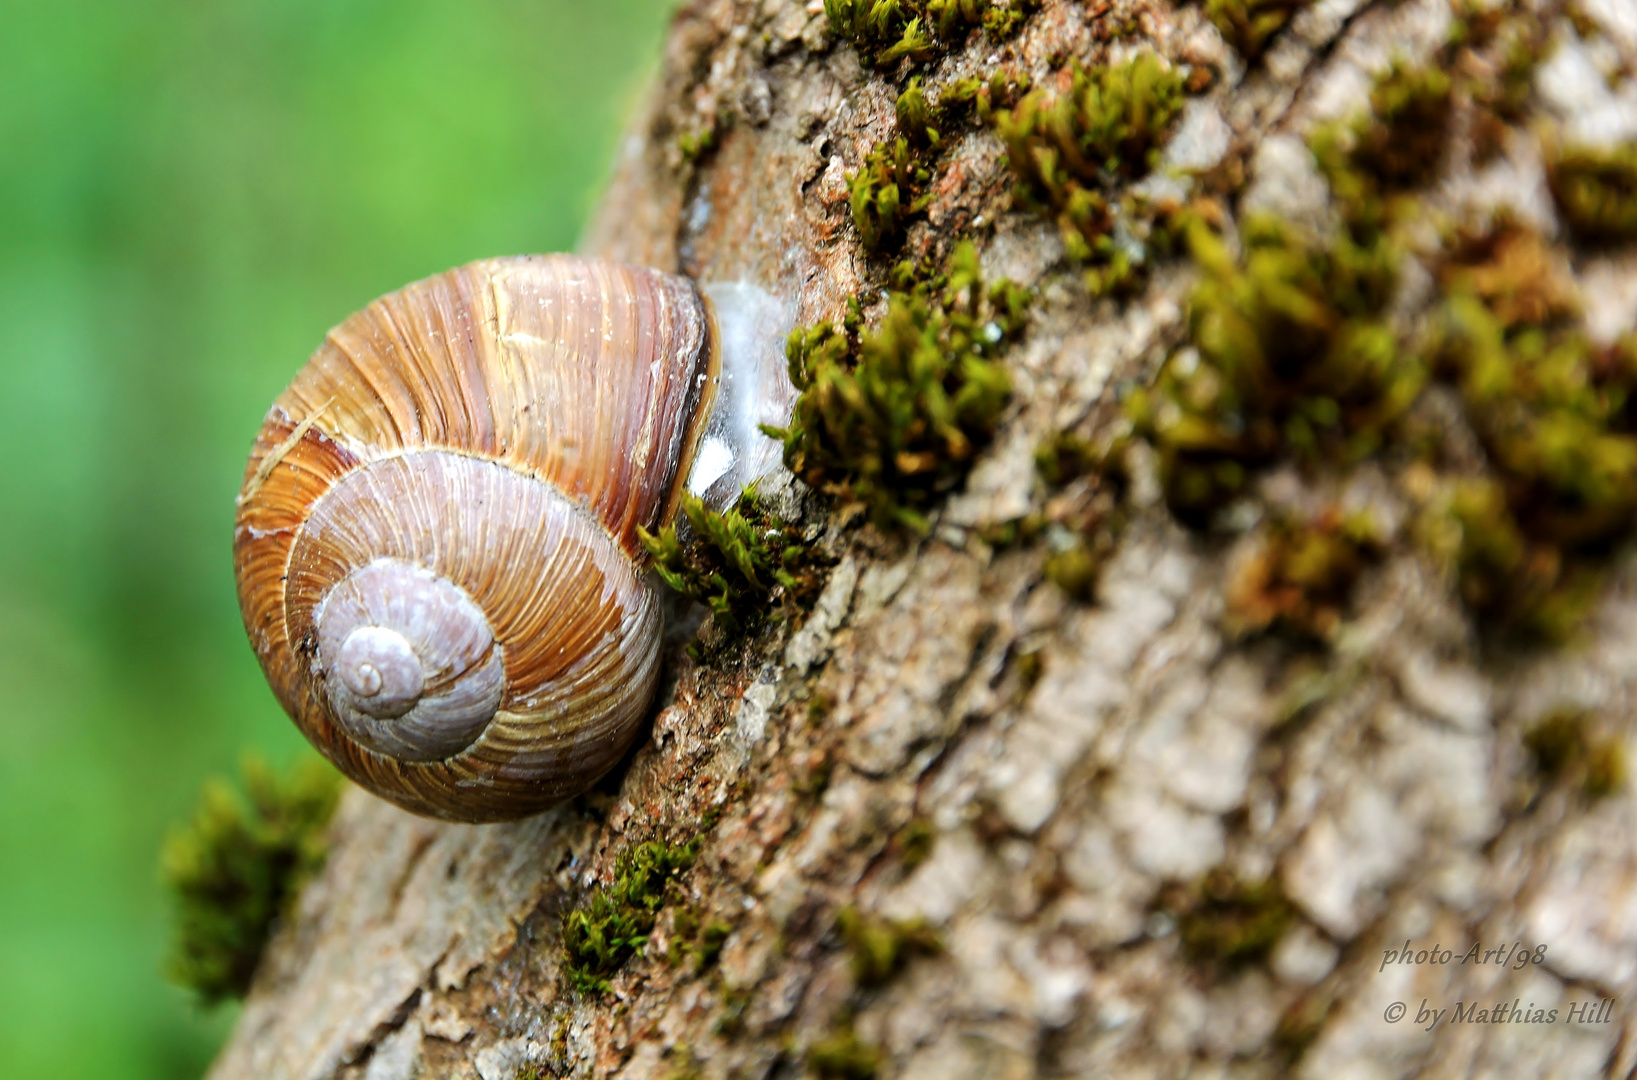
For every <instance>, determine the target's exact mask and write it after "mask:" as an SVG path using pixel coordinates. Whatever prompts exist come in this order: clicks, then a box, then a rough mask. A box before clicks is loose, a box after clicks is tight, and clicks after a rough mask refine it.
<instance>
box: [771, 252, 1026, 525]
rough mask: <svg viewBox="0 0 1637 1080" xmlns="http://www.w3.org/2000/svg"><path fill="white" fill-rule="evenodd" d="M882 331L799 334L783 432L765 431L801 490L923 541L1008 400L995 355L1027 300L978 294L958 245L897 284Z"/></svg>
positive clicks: (977, 281)
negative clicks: (855, 507) (934, 508)
mask: <svg viewBox="0 0 1637 1080" xmlns="http://www.w3.org/2000/svg"><path fill="white" fill-rule="evenodd" d="M898 277H899V284H900V288H899V289H898V290H896V291H894V292H893V293H892V294H891V295H890V296H889V299H888V303H887V310H886V314H885V315H884V316H883V317H882V319H881V322H880V324H879V325H878V326H876V327H874V328H870V329H866V328H864V327H863V326H862V325H861V319H860V317H859V315H858V311H857V308H856V305H855V307H854V314H853V316H852V317H851V318H849V319H848V320H847V322H845V323H843V325H842V326H840V327H836V326H835V325H833V324H830V323H822V324H819V325H817V326H810V327H803V328H799V329H797V330H796V331H795V332H794V333H793V334H791V336H790V341H789V345H788V348H787V355H788V357H789V364H790V378H791V381H792V382H793V383H794V384H795V385H796V387H797V389H798V390H800V392H801V394H800V397H799V398H798V399H797V402H796V407H795V411H794V414H793V416H792V418H791V422H790V427H789V428H786V429H769V434H772V435H774V436H775V437H777V438H779V439H781V440H783V442H784V447H785V449H784V459H785V464H786V465H788V466H789V467H790V469H791V471H792V472H794V473H795V474H796V475H797V476H799V477H801V478H802V479H803V480H804V481H805V482H807V483H808V484H810V485H812V486H814V487H816V488H819V489H820V490H823V491H826V492H828V493H830V494H832V495H835V496H838V497H840V498H843V499H846V500H848V501H852V502H857V503H861V504H863V505H864V506H865V507H867V508H868V509H869V511H870V513H871V516H872V518H873V519H874V521H875V522H876V523H877V524H878V525H879V526H881V527H883V528H892V527H903V528H908V529H912V530H915V531H920V532H924V531H925V530H926V529H927V520H926V517H925V512H926V510H927V509H928V508H929V507H930V506H931V504H932V502H933V501H934V500H935V499H936V498H939V497H941V496H942V495H943V494H945V493H946V492H948V491H950V490H951V489H953V488H954V487H955V485H956V484H957V483H959V482H960V481H961V479H963V478H964V477H965V475H966V471H967V469H968V468H970V466H971V464H972V461H973V459H974V458H975V457H976V455H977V452H978V450H979V449H980V448H981V447H982V446H983V445H984V444H985V443H987V442H988V440H989V438H990V436H991V434H992V433H993V431H994V428H995V425H996V423H997V422H998V421H999V419H1000V414H1001V410H1002V409H1003V408H1004V407H1005V405H1006V401H1007V399H1008V397H1009V396H1010V393H1011V382H1010V379H1009V378H1008V377H1007V375H1006V371H1005V369H1004V368H1003V367H1002V366H1001V364H1000V363H999V361H998V359H997V358H998V356H999V354H1000V352H1001V350H1003V349H1004V348H1005V347H1006V345H1007V344H1008V343H1009V342H1011V341H1013V340H1015V339H1016V338H1017V337H1018V336H1019V335H1020V334H1021V333H1022V330H1023V325H1024V318H1025V314H1026V311H1027V306H1028V302H1029V296H1028V293H1027V292H1025V291H1024V290H1022V289H1019V288H1017V287H1016V286H1014V285H1012V284H1011V283H1010V282H1007V281H1000V282H996V283H995V284H994V285H992V286H989V287H985V285H984V283H983V281H982V279H981V277H980V275H979V272H978V261H977V253H976V251H975V249H974V248H973V247H972V245H971V244H962V245H960V246H959V247H958V248H957V249H956V251H955V253H954V254H953V255H952V256H951V257H950V261H949V265H948V268H947V271H946V272H944V273H940V274H934V275H929V276H917V275H913V274H910V273H908V272H901V273H900V274H899V275H898Z"/></svg>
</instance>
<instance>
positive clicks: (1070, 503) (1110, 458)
mask: <svg viewBox="0 0 1637 1080" xmlns="http://www.w3.org/2000/svg"><path fill="white" fill-rule="evenodd" d="M1129 442H1130V439H1129V435H1128V434H1126V433H1123V432H1122V433H1120V434H1117V435H1116V436H1115V438H1114V439H1113V440H1112V441H1111V442H1110V443H1109V444H1108V445H1105V446H1097V445H1093V444H1092V443H1091V442H1089V441H1088V440H1086V439H1083V438H1081V437H1080V436H1079V435H1077V434H1075V433H1073V432H1059V433H1057V434H1056V435H1053V436H1050V437H1048V438H1047V439H1046V440H1045V441H1044V442H1042V443H1041V445H1040V446H1039V447H1038V448H1037V449H1036V450H1035V471H1036V473H1037V474H1038V475H1039V477H1040V481H1041V483H1042V484H1043V485H1044V486H1045V488H1046V492H1047V496H1048V497H1047V500H1046V505H1045V508H1044V509H1043V510H1041V511H1039V512H1036V513H1034V514H1031V515H1028V516H1027V517H1024V518H1022V519H1019V520H1017V521H1013V522H1009V523H1008V524H1007V526H1006V527H1005V528H1004V529H1002V530H995V531H992V532H991V534H990V536H989V539H990V540H991V541H1001V540H1006V541H1009V542H1012V543H1015V542H1018V541H1021V540H1031V539H1035V538H1037V537H1040V536H1044V538H1045V540H1046V544H1047V548H1048V553H1047V555H1046V558H1045V561H1044V562H1043V563H1042V564H1041V573H1042V574H1043V575H1044V576H1045V578H1046V580H1047V581H1050V582H1051V583H1052V584H1054V585H1056V586H1057V587H1058V588H1059V589H1061V590H1063V592H1064V593H1066V594H1067V595H1069V596H1070V597H1072V598H1074V599H1075V600H1079V601H1081V602H1082V603H1090V602H1091V601H1092V600H1093V599H1094V597H1095V594H1096V589H1097V582H1098V580H1099V579H1100V578H1101V576H1102V569H1103V566H1104V564H1105V563H1106V562H1107V561H1108V558H1109V556H1111V555H1112V554H1113V553H1114V548H1115V544H1116V540H1117V538H1118V536H1119V533H1120V531H1121V530H1122V529H1123V528H1124V526H1125V517H1126V515H1125V493H1126V486H1127V481H1128V479H1129V478H1128V477H1127V476H1126V473H1125V468H1124V452H1125V450H1126V448H1127V446H1128V445H1129Z"/></svg>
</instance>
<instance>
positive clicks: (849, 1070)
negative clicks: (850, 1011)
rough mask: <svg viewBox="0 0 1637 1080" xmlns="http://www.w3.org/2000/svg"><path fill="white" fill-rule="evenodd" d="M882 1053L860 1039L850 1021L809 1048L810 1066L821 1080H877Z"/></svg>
mask: <svg viewBox="0 0 1637 1080" xmlns="http://www.w3.org/2000/svg"><path fill="white" fill-rule="evenodd" d="M881 1059H882V1054H881V1051H880V1050H879V1049H878V1048H877V1047H874V1046H871V1045H870V1044H869V1043H867V1042H865V1041H864V1040H862V1039H860V1038H859V1037H858V1033H857V1032H855V1031H853V1028H852V1024H851V1023H850V1022H849V1023H847V1024H846V1025H845V1026H842V1027H840V1028H838V1029H837V1030H836V1031H833V1032H831V1033H830V1034H829V1035H827V1036H825V1037H824V1038H822V1039H819V1040H818V1041H816V1042H814V1043H813V1044H812V1045H811V1046H809V1047H808V1048H807V1067H808V1068H809V1069H811V1070H812V1071H813V1074H814V1075H815V1076H817V1077H818V1078H819V1080H875V1076H876V1074H877V1073H879V1072H880V1071H881Z"/></svg>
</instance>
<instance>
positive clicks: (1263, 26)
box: [1205, 0, 1313, 64]
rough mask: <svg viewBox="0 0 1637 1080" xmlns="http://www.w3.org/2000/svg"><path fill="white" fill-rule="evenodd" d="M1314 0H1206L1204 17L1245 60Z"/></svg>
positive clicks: (1250, 60)
mask: <svg viewBox="0 0 1637 1080" xmlns="http://www.w3.org/2000/svg"><path fill="white" fill-rule="evenodd" d="M1312 2H1313V0H1205V17H1206V18H1207V19H1210V20H1211V22H1212V23H1213V24H1214V25H1215V26H1216V28H1217V30H1218V31H1220V32H1221V34H1222V37H1223V39H1224V40H1225V41H1227V43H1228V44H1229V45H1232V46H1233V47H1234V48H1235V49H1236V50H1237V51H1238V52H1239V55H1240V56H1242V57H1243V58H1244V60H1245V63H1247V64H1254V63H1255V62H1256V61H1257V60H1258V59H1260V58H1261V56H1262V54H1263V53H1264V52H1266V51H1267V47H1268V43H1269V42H1271V41H1272V40H1273V38H1274V36H1275V35H1277V34H1278V33H1279V31H1281V30H1283V29H1284V28H1285V27H1286V26H1287V25H1289V23H1290V20H1291V19H1292V18H1293V17H1294V16H1295V15H1296V13H1297V12H1298V11H1300V10H1302V9H1303V8H1305V7H1307V6H1308V5H1310V4H1311V3H1312Z"/></svg>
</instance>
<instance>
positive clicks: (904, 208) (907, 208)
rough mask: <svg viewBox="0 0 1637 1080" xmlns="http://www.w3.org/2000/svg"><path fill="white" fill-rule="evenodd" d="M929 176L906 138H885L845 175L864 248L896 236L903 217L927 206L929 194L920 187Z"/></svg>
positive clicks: (871, 249)
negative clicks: (859, 164)
mask: <svg viewBox="0 0 1637 1080" xmlns="http://www.w3.org/2000/svg"><path fill="white" fill-rule="evenodd" d="M931 176H932V174H931V173H930V172H929V171H928V170H927V168H926V166H925V165H924V164H923V163H921V162H920V161H919V160H918V159H917V156H916V155H915V154H914V153H912V152H911V150H910V145H909V140H908V139H906V138H902V137H900V138H896V139H892V140H890V141H888V142H884V143H882V144H881V145H880V146H877V147H876V148H875V149H874V150H871V151H870V152H869V154H867V155H866V156H865V158H864V164H863V167H862V168H860V169H859V170H858V171H857V172H856V173H853V174H851V175H850V176H848V177H847V191H848V202H849V205H850V206H851V207H852V211H853V224H854V225H855V226H856V227H857V228H858V238H859V241H860V242H861V243H862V244H863V245H864V250H865V251H868V252H872V253H873V252H878V251H880V250H882V249H883V248H885V247H887V246H889V245H891V244H893V243H895V242H896V241H897V240H898V239H899V237H900V235H901V233H902V231H903V226H904V220H905V219H906V218H907V217H908V216H909V215H910V214H914V213H919V212H920V211H921V210H923V209H925V208H926V204H927V201H928V199H929V196H928V195H927V194H925V193H924V192H923V191H922V188H924V187H925V185H926V183H927V181H928V180H929V179H931Z"/></svg>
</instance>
